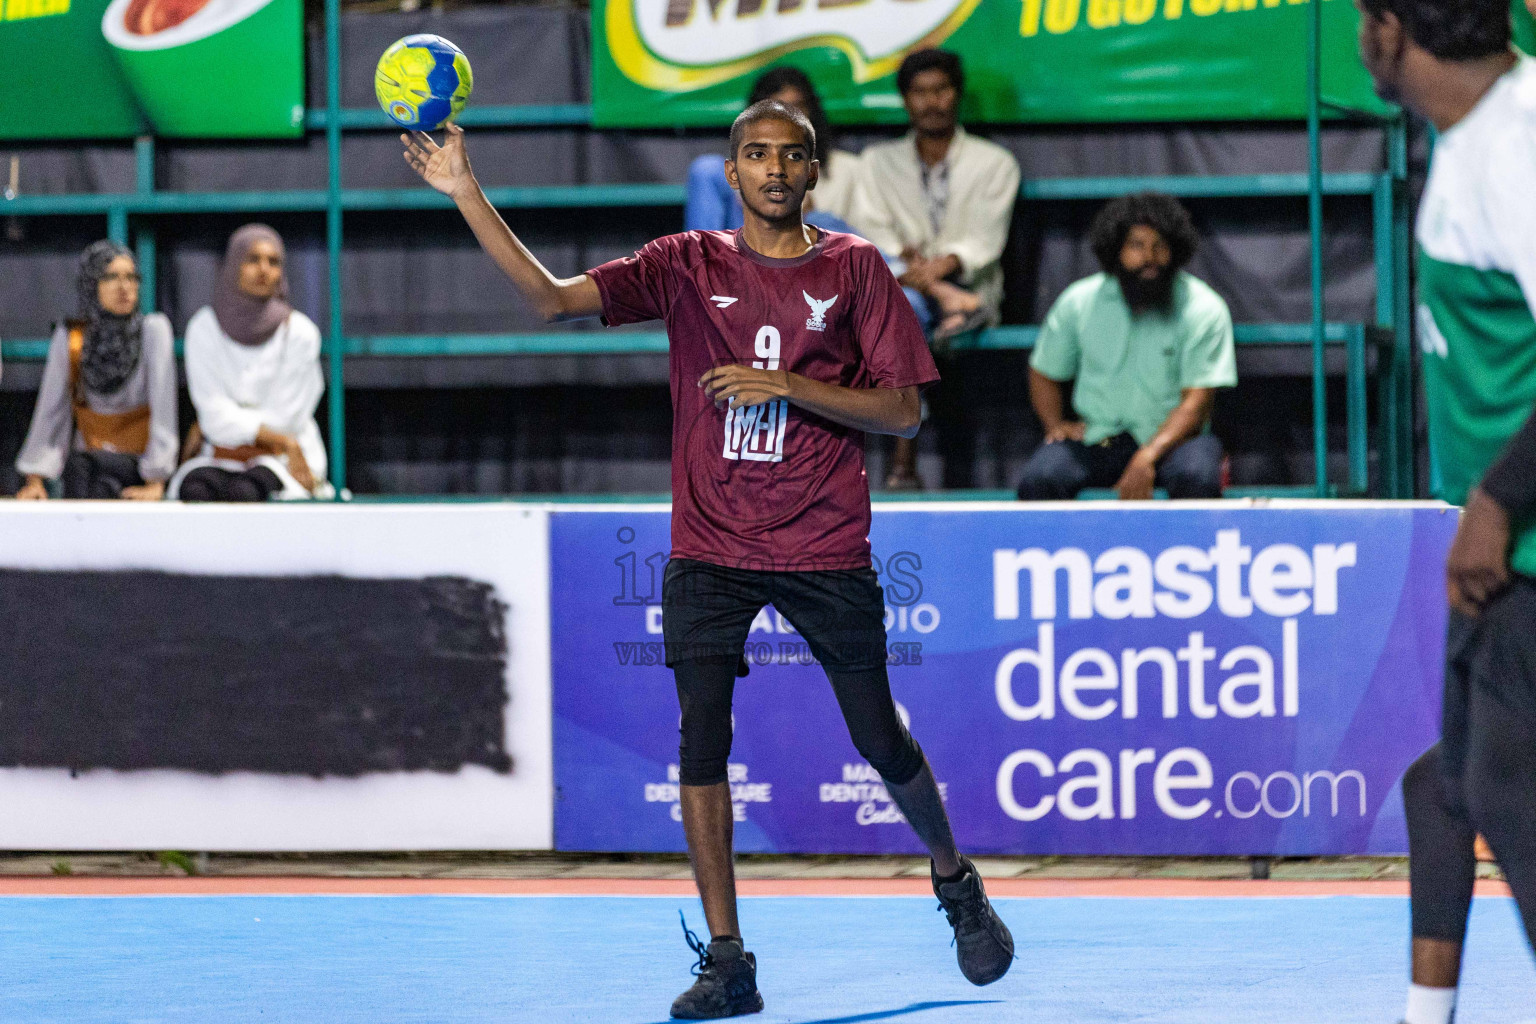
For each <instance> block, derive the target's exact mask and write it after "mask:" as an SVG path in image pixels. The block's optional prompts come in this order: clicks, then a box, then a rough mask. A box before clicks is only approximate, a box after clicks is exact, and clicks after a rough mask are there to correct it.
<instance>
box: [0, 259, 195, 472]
mask: <svg viewBox="0 0 1536 1024" xmlns="http://www.w3.org/2000/svg"><path fill="white" fill-rule="evenodd" d="M75 285H76V295H77V307H78V308H77V310H76V313H77V316H76V317H75V318H74V319H71V320H68V321H65V322H64V323H61V324H58V325H57V326H56V327H55V328H54V332H53V338H52V340H51V341H50V342H49V347H48V361H47V363H46V364H45V366H44V368H43V380H42V386H41V387H40V388H39V389H38V395H37V403H36V405H35V406H34V407H33V410H32V425H31V427H30V428H29V429H28V431H27V439H26V443H25V444H23V445H22V449H21V454H20V455H19V456H18V457H17V459H16V469H17V471H18V472H20V473H21V475H22V477H23V478H24V479H25V483H24V484H23V485H22V487H21V489H20V490H19V491H17V493H16V496H17V497H18V498H28V499H37V500H42V499H46V498H47V497H48V496H49V483H48V481H50V480H52V481H55V482H56V483H57V487H56V488H55V490H56V491H62V492H63V495H64V497H66V498H98V499H102V498H133V499H138V500H141V501H153V500H156V499H158V498H160V497H161V495H163V494H164V492H165V482H166V480H167V479H169V477H170V475H171V474H172V473H173V472H174V471H175V469H176V448H177V444H176V442H177V436H176V404H177V398H176V356H175V344H174V339H173V338H172V336H171V322H170V321H169V320H167V319H166V318H165V315H164V314H162V313H150V314H148V315H145V314H143V313H141V312H140V311H139V270H138V266H137V265H136V264H135V262H134V259H133V254H132V253H130V252H129V251H128V250H127V249H125V248H123V247H122V246H121V245H118V244H117V243H115V242H109V241H105V240H104V241H100V242H96V243H93V244H92V245H91V246H90V247H89V248H87V249H86V250H85V252H84V253H82V254H81V256H80V270H79V274H78V275H77V276H76V279H75Z"/></svg>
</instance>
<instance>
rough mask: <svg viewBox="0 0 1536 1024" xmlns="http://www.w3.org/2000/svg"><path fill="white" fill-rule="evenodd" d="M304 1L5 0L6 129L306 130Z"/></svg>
mask: <svg viewBox="0 0 1536 1024" xmlns="http://www.w3.org/2000/svg"><path fill="white" fill-rule="evenodd" d="M303 18H304V7H303V0H0V52H4V53H6V54H8V55H10V60H9V62H8V63H9V66H8V70H9V72H10V74H9V75H8V80H7V82H6V85H5V89H4V101H3V102H0V138H7V139H90V138H123V137H128V136H133V135H138V134H141V133H143V132H146V131H150V132H153V133H155V134H157V135H163V136H169V137H181V138H210V137H222V138H271V137H281V136H297V135H300V134H302V133H303V130H304V50H303V42H304V36H303Z"/></svg>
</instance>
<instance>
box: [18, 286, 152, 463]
mask: <svg viewBox="0 0 1536 1024" xmlns="http://www.w3.org/2000/svg"><path fill="white" fill-rule="evenodd" d="M140 330H141V333H140V335H139V337H140V339H141V341H142V348H141V349H140V354H139V363H138V365H137V366H135V367H134V368H133V372H132V373H131V374H129V375H128V379H127V380H125V381H124V382H123V386H122V387H120V388H118V389H117V390H116V391H114V392H112V393H111V394H98V393H97V392H95V391H92V390H91V389H90V388H86V389H85V402H86V405H88V406H90V408H91V410H92V411H93V412H98V413H106V414H116V413H125V412H131V411H132V410H134V409H141V408H143V407H144V406H146V405H147V406H149V446H148V447H147V448H145V449H144V454H143V455H141V456H140V457H139V475H140V476H142V477H143V478H144V479H145V480H147V481H156V480H166V479H168V478H169V477H170V475H171V474H172V473H174V472H175V471H176V456H177V454H178V452H177V449H178V448H179V447H180V445H181V440H180V438H179V437H178V436H177V432H176V344H175V339H174V337H172V334H171V322H170V321H169V320H167V319H166V317H165V314H164V313H149V314H146V315H145V317H144V323H143V326H142V327H141V329H140ZM69 373H70V368H69V328H68V326H67V325H65V324H59V325H58V326H57V327H55V328H54V331H53V339H52V341H50V342H49V344H48V361H47V362H46V363H44V364H43V380H42V385H41V386H40V387H39V388H38V393H37V405H36V406H34V407H33V409H32V425H31V427H30V428H29V429H28V430H27V440H26V443H25V444H24V445H22V448H21V454H20V455H19V456H18V457H17V459H16V470H17V472H19V473H21V474H22V475H23V476H40V477H45V478H47V479H49V480H54V479H57V478H58V476H59V474H61V473H63V472H64V461H65V459H67V458H68V457H69V455H70V453H71V452H74V451H79V450H81V449H82V448H84V447H85V442H84V440H83V439H82V438H81V436H80V432H79V431H77V430H76V429H75V409H74V400H73V396H72V395H71V393H70V387H69Z"/></svg>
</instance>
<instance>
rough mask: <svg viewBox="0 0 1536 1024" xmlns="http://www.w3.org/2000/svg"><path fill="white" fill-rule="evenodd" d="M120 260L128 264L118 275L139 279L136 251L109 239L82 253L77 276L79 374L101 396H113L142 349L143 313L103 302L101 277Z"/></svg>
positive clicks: (127, 376)
mask: <svg viewBox="0 0 1536 1024" xmlns="http://www.w3.org/2000/svg"><path fill="white" fill-rule="evenodd" d="M118 259H125V260H127V261H128V262H129V266H127V267H124V266H123V265H122V264H119V265H118V270H117V272H116V274H131V275H132V278H133V280H134V281H135V282H137V280H138V276H139V268H138V264H137V263H136V262H134V259H133V253H131V252H130V251H128V249H127V248H125V247H123V246H121V245H118V244H117V243H116V242H112V241H108V240H106V239H102V240H101V241H99V242H95V243H92V244H91V246H90V247H89V248H87V249H86V250H85V252H84V253H82V254H81V256H80V273H79V274H78V276H77V277H76V278H75V289H76V295H77V297H78V300H79V314H80V319H81V320H82V321H84V323H85V349H84V352H83V355H82V358H81V360H80V376H81V378H82V379H83V380H84V381H85V386H86V387H87V388H89V389H90V390H92V391H94V392H96V393H97V394H101V395H110V394H112V393H113V392H115V391H117V390H118V389H119V388H121V387H122V386H123V382H124V381H126V380H127V379H128V378H129V376H130V375H132V373H133V370H134V367H136V366H138V365H139V356H140V354H141V353H142V351H143V345H142V335H143V330H144V315H143V314H142V313H140V312H139V310H138V307H137V306H135V307H134V308H133V309H131V310H129V311H128V312H127V313H119V312H113V311H110V310H108V309H106V308H105V307H103V306H102V304H101V282H102V279H103V278H105V277H107V276H108V268H109V267H110V266H111V265H112V263H113V262H114V261H116V260H118ZM114 276H115V275H114Z"/></svg>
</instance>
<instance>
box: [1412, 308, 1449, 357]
mask: <svg viewBox="0 0 1536 1024" xmlns="http://www.w3.org/2000/svg"><path fill="white" fill-rule="evenodd" d="M1419 347H1420V348H1422V349H1423V350H1424V354H1425V355H1427V356H1439V357H1440V358H1441V359H1444V358H1446V357H1447V356H1449V355H1450V354H1451V347H1450V346H1449V345H1447V344H1446V343H1445V335H1444V334H1442V333H1440V325H1439V324H1437V323H1435V315H1434V314H1433V313H1431V312H1430V311H1429V307H1428V306H1426V305H1424V304H1423V303H1420V304H1419Z"/></svg>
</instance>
